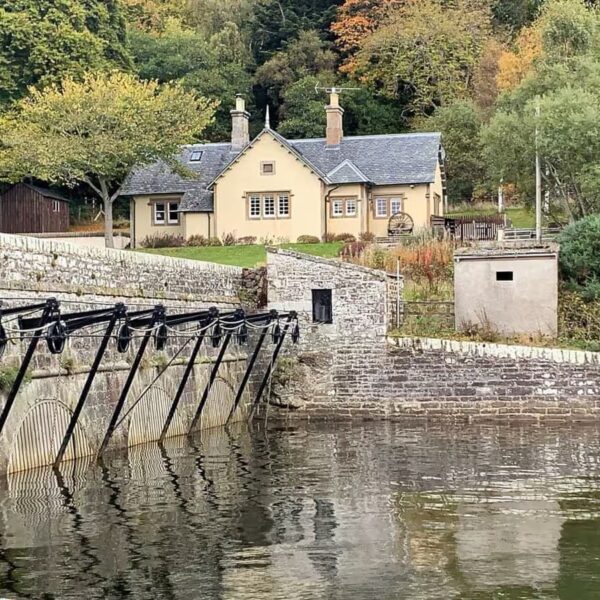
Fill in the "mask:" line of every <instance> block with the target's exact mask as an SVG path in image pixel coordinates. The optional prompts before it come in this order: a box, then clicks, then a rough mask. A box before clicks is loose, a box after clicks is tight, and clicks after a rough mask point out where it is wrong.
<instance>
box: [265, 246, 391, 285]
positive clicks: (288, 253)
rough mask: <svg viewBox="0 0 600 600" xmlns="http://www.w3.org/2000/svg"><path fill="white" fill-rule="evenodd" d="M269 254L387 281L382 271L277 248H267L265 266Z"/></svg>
mask: <svg viewBox="0 0 600 600" xmlns="http://www.w3.org/2000/svg"><path fill="white" fill-rule="evenodd" d="M269 254H278V255H280V256H289V257H290V258H296V259H298V260H305V261H308V262H313V263H317V264H321V265H327V266H328V267H334V268H337V269H347V270H349V271H354V272H359V273H363V274H365V275H370V276H371V277H373V279H379V280H380V281H387V277H388V276H387V274H386V273H385V272H384V271H379V270H377V269H371V268H369V267H363V266H361V265H355V264H352V263H347V262H344V261H342V260H337V259H335V258H323V257H322V256H313V255H312V254H303V253H302V252H297V251H295V250H287V249H284V248H277V247H273V246H267V264H268V259H269Z"/></svg>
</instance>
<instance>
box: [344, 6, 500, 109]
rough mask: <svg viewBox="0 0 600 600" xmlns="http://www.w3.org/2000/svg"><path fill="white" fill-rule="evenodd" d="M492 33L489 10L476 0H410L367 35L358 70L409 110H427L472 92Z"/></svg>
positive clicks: (360, 76) (369, 83) (358, 58)
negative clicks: (442, 1)
mask: <svg viewBox="0 0 600 600" xmlns="http://www.w3.org/2000/svg"><path fill="white" fill-rule="evenodd" d="M489 36H490V14H489V9H486V7H485V6H483V5H480V3H478V2H472V1H468V0H456V1H454V2H452V3H448V5H447V6H444V5H442V4H441V3H440V2H438V0H407V3H406V4H405V5H403V6H400V7H397V8H395V9H394V10H393V11H392V12H390V13H389V21H388V22H386V24H384V25H382V26H381V27H379V29H377V30H376V31H375V32H374V33H372V34H371V35H369V36H368V37H367V38H365V40H364V42H363V45H362V48H361V50H360V51H359V52H358V54H357V56H356V69H355V72H356V75H357V76H358V77H359V78H360V80H361V81H363V82H364V83H366V84H368V85H371V86H373V87H374V88H375V89H376V90H378V91H380V92H381V93H382V94H384V95H387V96H389V97H390V98H396V99H398V100H400V101H401V102H403V103H405V104H406V113H407V115H411V114H416V115H419V114H429V113H431V112H433V110H435V108H436V107H438V106H440V105H443V104H445V103H447V102H450V101H453V100H455V99H457V98H463V97H466V96H467V95H468V93H469V92H470V91H471V87H472V80H473V72H474V70H475V67H476V65H477V64H478V61H479V57H480V54H481V51H482V49H483V47H484V45H485V43H486V41H487V40H488V38H489Z"/></svg>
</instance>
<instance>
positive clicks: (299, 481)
mask: <svg viewBox="0 0 600 600" xmlns="http://www.w3.org/2000/svg"><path fill="white" fill-rule="evenodd" d="M599 456H600V436H598V430H597V428H595V427H589V426H581V427H574V426H565V427H560V426H552V427H547V428H541V427H535V426H530V425H523V426H518V427H511V426H496V425H487V426H483V425H482V426H469V427H465V426H463V425H460V426H459V425H457V426H455V427H449V426H447V425H443V426H442V425H440V426H431V425H429V426H402V425H400V424H393V423H377V422H373V423H369V424H365V425H358V424H356V425H350V424H347V423H344V424H335V423H327V424H310V425H308V424H298V425H292V426H287V427H279V426H267V427H266V428H265V427H264V426H262V425H261V426H260V427H256V428H250V429H249V428H245V427H239V428H237V429H236V430H235V431H229V432H227V431H221V430H211V431H207V432H204V433H203V434H202V436H201V437H199V438H197V439H195V440H192V441H191V442H188V441H186V439H185V438H181V439H177V440H170V441H168V443H166V444H165V446H164V447H162V448H161V447H159V446H156V445H148V446H141V447H138V448H133V449H130V451H129V453H128V454H121V455H118V456H114V457H112V458H111V460H110V461H108V462H107V463H106V464H104V465H101V466H96V465H94V464H92V462H91V461H87V462H86V461H79V462H78V463H77V464H73V463H71V464H67V465H64V466H63V469H62V474H61V476H60V477H57V476H56V474H55V473H54V472H53V471H52V470H46V469H41V470H38V471H35V472H29V473H21V474H16V475H13V476H11V477H10V478H9V479H8V480H7V481H6V482H5V483H4V484H3V485H4V489H3V494H2V501H1V508H2V511H1V513H0V515H1V518H0V595H2V596H6V597H7V598H28V597H29V598H42V597H44V598H56V599H58V598H60V599H68V598H77V599H80V598H86V599H95V598H132V599H134V600H138V599H139V600H141V599H144V600H145V599H146V598H148V599H155V598H158V599H163V598H164V599H165V600H192V599H193V600H196V599H198V598H203V599H204V598H206V599H235V600H238V599H239V600H250V599H254V598H269V599H279V598H281V599H286V600H303V599H305V598H306V599H308V598H311V599H312V598H318V599H321V598H323V599H329V598H332V599H345V598H352V599H357V600H361V599H371V598H373V599H384V600H385V599H402V598H407V599H417V600H419V599H423V600H431V599H437V598H439V599H444V600H445V599H457V600H458V599H461V600H478V599H480V598H481V599H482V600H483V599H495V598H498V599H500V598H510V599H513V600H514V599H521V598H523V599H527V598H544V599H549V598H555V599H559V598H560V599H561V600H565V599H567V600H568V599H571V598H572V599H573V600H587V599H592V598H594V599H596V598H600V470H599V460H598V457H599Z"/></svg>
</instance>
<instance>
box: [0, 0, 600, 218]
mask: <svg viewBox="0 0 600 600" xmlns="http://www.w3.org/2000/svg"><path fill="white" fill-rule="evenodd" d="M110 70H120V71H125V72H127V73H129V74H132V75H135V76H137V77H139V78H141V79H143V80H157V81H158V82H159V83H166V82H172V83H179V84H181V85H182V86H183V88H184V89H186V90H188V91H190V92H194V93H195V94H197V95H198V96H200V97H205V98H207V99H209V100H217V101H218V102H219V105H218V107H217V109H216V115H215V119H214V121H213V123H212V124H210V125H209V127H208V128H207V129H205V130H204V132H203V133H202V136H203V138H204V139H208V140H211V141H220V140H226V139H228V137H229V130H230V119H229V110H230V108H231V105H232V102H233V98H234V95H235V93H238V92H241V93H244V94H245V95H246V97H247V99H248V104H249V109H250V111H251V113H252V115H253V122H252V126H253V129H254V132H255V133H256V132H257V131H258V130H259V129H260V128H261V126H262V123H263V120H264V113H265V109H266V106H267V105H269V106H270V108H271V122H272V124H273V126H274V127H276V128H277V130H278V131H280V132H281V133H282V134H283V135H286V136H289V137H305V136H317V135H322V134H323V131H324V129H325V112H324V111H323V105H324V103H325V102H326V96H325V94H324V93H323V92H322V91H316V89H315V88H316V86H317V85H318V84H319V85H321V86H326V85H333V84H336V85H338V86H339V85H345V86H349V87H356V88H359V89H358V90H356V91H352V92H348V93H346V94H345V95H344V98H343V105H344V108H345V109H346V115H345V130H346V133H347V134H349V135H353V134H373V133H388V132H399V131H408V130H438V129H439V130H441V131H442V132H443V134H444V140H445V146H446V150H447V154H448V174H449V177H450V188H449V191H450V199H451V201H465V200H466V201H469V200H471V199H473V197H481V198H483V197H490V195H491V194H493V193H495V191H496V190H497V188H498V185H499V184H500V183H501V182H502V183H503V184H504V185H505V186H506V189H507V192H509V193H511V192H512V193H514V194H520V197H521V198H522V199H523V200H528V199H530V198H531V197H532V182H533V168H532V161H533V154H534V149H535V143H534V132H535V129H536V124H537V125H538V129H539V140H538V144H539V147H540V149H541V151H542V154H543V161H544V177H545V185H546V189H547V190H549V191H550V192H551V196H552V201H553V202H554V203H556V204H557V206H559V208H560V210H561V211H562V212H563V213H565V212H566V213H568V214H570V215H572V216H574V217H579V216H582V215H585V214H587V213H589V212H591V211H594V210H597V209H598V206H599V204H600V202H599V197H600V193H599V190H600V135H598V133H599V132H598V127H600V125H598V123H600V113H599V111H600V108H599V105H600V103H599V102H598V96H599V93H600V18H599V13H598V10H597V9H596V8H595V7H594V2H585V1H584V0H545V1H544V0H109V1H103V2H101V1H99V0H62V1H61V2H56V1H54V0H0V111H7V110H9V109H10V107H11V105H12V104H13V103H15V102H17V101H18V100H19V99H22V98H23V97H24V96H26V95H27V94H28V91H27V89H28V86H36V87H37V88H43V87H44V86H47V85H50V84H60V83H61V82H62V81H63V80H65V79H66V78H69V79H75V80H77V79H81V80H83V79H84V78H85V76H86V75H89V74H90V72H97V71H110ZM538 106H539V109H538ZM538 110H539V111H540V117H539V118H537V117H536V111H538ZM565 121H568V126H565Z"/></svg>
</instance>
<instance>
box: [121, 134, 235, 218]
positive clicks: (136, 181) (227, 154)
mask: <svg viewBox="0 0 600 600" xmlns="http://www.w3.org/2000/svg"><path fill="white" fill-rule="evenodd" d="M195 150H201V151H202V159H201V160H200V161H195V162H190V156H191V154H192V151H195ZM237 155H238V153H237V152H232V150H231V144H194V145H191V146H184V147H183V148H182V150H181V154H180V155H179V157H178V160H179V161H180V162H181V163H182V164H183V165H185V166H186V167H187V168H188V169H190V170H191V171H193V172H194V173H195V174H196V178H194V179H190V178H185V177H182V176H181V175H179V174H177V173H174V172H173V171H172V170H171V168H170V167H169V166H168V165H167V164H165V163H164V162H157V163H154V164H152V165H149V166H146V167H141V168H139V169H135V170H134V171H133V172H132V173H131V174H130V175H129V177H128V178H127V179H126V181H125V183H124V184H123V187H122V188H121V196H142V195H158V194H183V197H182V201H181V206H180V210H181V211H182V212H212V211H213V208H214V207H213V193H212V191H211V190H209V189H208V185H209V184H210V182H211V181H212V180H213V179H214V178H215V177H216V176H217V175H218V174H219V173H220V172H221V171H222V170H223V168H224V167H225V166H226V165H227V164H228V163H229V162H230V161H231V160H232V159H234V158H235V157H236V156H237Z"/></svg>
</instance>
